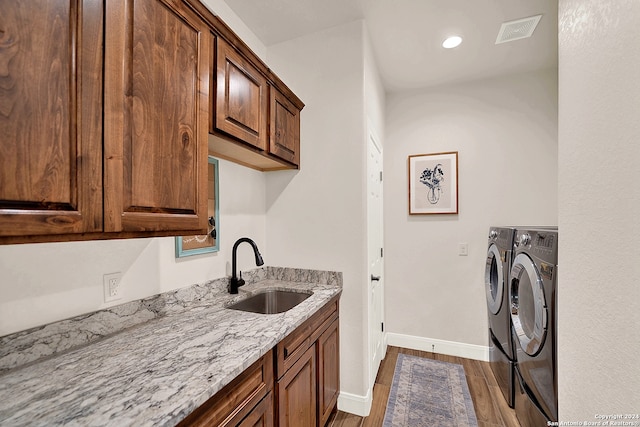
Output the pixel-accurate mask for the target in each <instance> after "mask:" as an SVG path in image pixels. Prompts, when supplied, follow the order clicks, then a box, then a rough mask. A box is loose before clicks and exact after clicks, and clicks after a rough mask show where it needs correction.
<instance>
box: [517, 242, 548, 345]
mask: <svg viewBox="0 0 640 427" xmlns="http://www.w3.org/2000/svg"><path fill="white" fill-rule="evenodd" d="M510 278H511V288H510V292H509V299H510V301H511V321H512V324H513V329H514V331H515V333H516V335H517V337H518V340H519V341H520V346H521V347H522V350H524V352H525V353H527V354H528V355H530V356H535V355H536V354H538V353H539V352H540V349H541V348H542V346H543V344H544V339H545V337H546V333H547V303H546V300H545V295H544V286H543V282H542V277H540V273H539V272H538V269H537V268H536V266H535V264H534V262H533V260H532V259H531V258H530V257H529V256H528V255H526V254H524V253H520V254H518V255H517V256H516V257H515V259H514V260H513V266H512V267H511V277H510Z"/></svg>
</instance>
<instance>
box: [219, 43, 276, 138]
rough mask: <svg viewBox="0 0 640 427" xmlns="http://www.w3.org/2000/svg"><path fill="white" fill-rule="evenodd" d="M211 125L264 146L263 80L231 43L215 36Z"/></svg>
mask: <svg viewBox="0 0 640 427" xmlns="http://www.w3.org/2000/svg"><path fill="white" fill-rule="evenodd" d="M216 66H217V78H216V108H215V128H216V129H217V130H219V131H221V132H223V133H226V134H228V135H231V136H233V137H235V138H237V139H239V140H241V141H242V142H245V143H247V144H250V145H252V146H253V147H256V148H258V149H260V150H266V149H267V138H268V135H267V114H268V111H269V110H268V108H269V92H268V91H269V87H268V85H267V79H266V78H265V77H264V76H263V75H262V74H261V73H260V72H259V71H258V70H257V69H256V68H255V67H254V66H253V65H252V64H251V63H250V62H249V61H247V60H245V59H244V58H243V57H242V56H241V55H240V53H238V51H236V50H235V48H234V47H233V46H231V45H230V44H229V43H227V42H226V41H225V40H224V39H222V38H221V37H217V38H216Z"/></svg>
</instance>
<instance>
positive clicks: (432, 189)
mask: <svg viewBox="0 0 640 427" xmlns="http://www.w3.org/2000/svg"><path fill="white" fill-rule="evenodd" d="M407 169H408V175H409V215H432V214H457V213H458V152H457V151H450V152H445V153H433V154H414V155H410V156H409V159H408V161H407Z"/></svg>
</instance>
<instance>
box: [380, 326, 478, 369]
mask: <svg viewBox="0 0 640 427" xmlns="http://www.w3.org/2000/svg"><path fill="white" fill-rule="evenodd" d="M386 339H387V345H391V346H394V347H404V348H408V349H411V350H421V351H433V352H434V353H440V354H448V355H449V356H458V357H464V358H467V359H474V360H483V361H485V362H488V361H489V347H487V346H483V345H475V344H465V343H461V342H455V341H445V340H438V339H435V338H423V337H415V336H412V335H403V334H396V333H393V332H387V334H386Z"/></svg>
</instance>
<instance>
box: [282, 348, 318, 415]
mask: <svg viewBox="0 0 640 427" xmlns="http://www.w3.org/2000/svg"><path fill="white" fill-rule="evenodd" d="M316 386H317V371H316V348H315V345H312V346H311V347H310V348H308V349H307V351H306V352H305V353H304V354H303V355H302V357H300V359H298V361H297V362H296V363H295V364H294V365H293V366H292V367H291V368H290V369H289V370H288V371H287V372H286V373H285V374H284V375H283V376H282V378H280V379H279V380H278V384H277V386H276V393H277V395H278V425H279V426H291V427H293V426H315V425H316V412H317V411H316V407H317V404H316V402H317V399H316Z"/></svg>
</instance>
